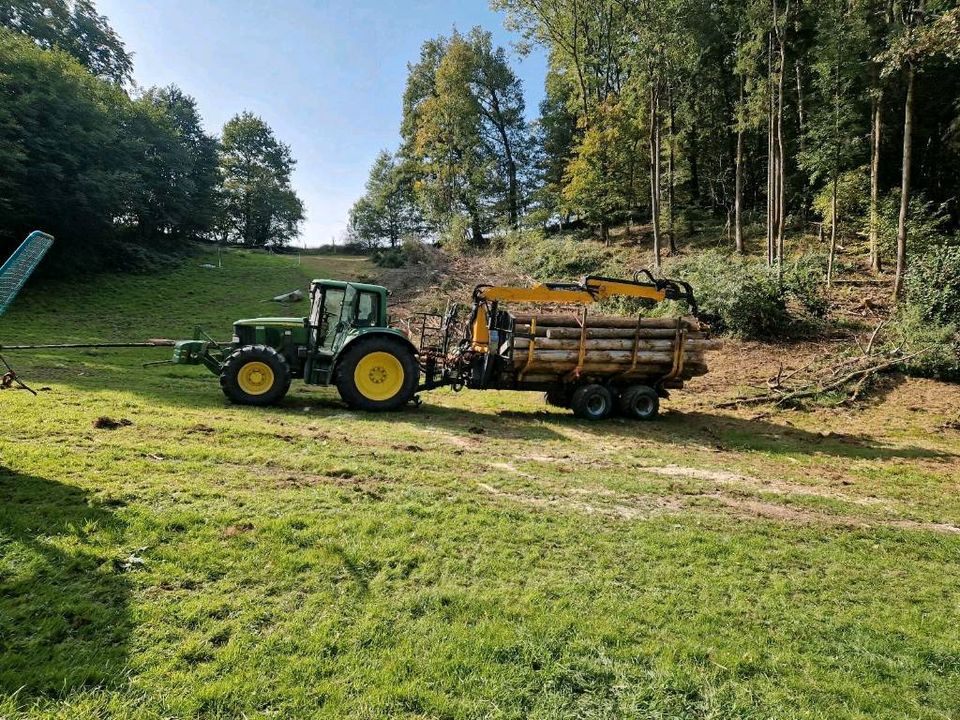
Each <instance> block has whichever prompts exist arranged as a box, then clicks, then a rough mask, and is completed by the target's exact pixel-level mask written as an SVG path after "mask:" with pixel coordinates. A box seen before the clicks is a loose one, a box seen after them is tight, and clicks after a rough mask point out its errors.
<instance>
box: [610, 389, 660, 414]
mask: <svg viewBox="0 0 960 720" xmlns="http://www.w3.org/2000/svg"><path fill="white" fill-rule="evenodd" d="M619 405H620V413H621V414H622V415H623V416H624V417H628V418H631V419H633V420H653V419H654V418H656V417H657V414H658V413H659V412H660V397H659V396H658V395H657V391H656V390H654V389H653V388H652V387H649V386H647V385H631V386H630V387H628V388H627V389H626V390H624V391H623V394H621V395H620V403H619Z"/></svg>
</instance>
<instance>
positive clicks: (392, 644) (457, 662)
mask: <svg viewBox="0 0 960 720" xmlns="http://www.w3.org/2000/svg"><path fill="white" fill-rule="evenodd" d="M208 259H209V258H205V257H201V258H197V259H193V260H191V261H189V262H188V263H187V264H186V265H185V266H184V267H183V268H182V269H181V270H179V271H176V272H171V273H166V274H162V275H160V276H143V277H124V278H116V279H111V278H105V279H103V280H102V281H101V279H99V278H98V279H97V282H96V285H95V287H94V285H93V283H91V284H90V286H89V287H84V286H83V284H82V283H79V282H71V283H62V284H48V285H46V286H41V287H39V288H38V287H37V286H35V285H34V286H31V287H29V288H28V289H27V291H26V292H25V294H24V295H23V296H22V297H21V298H20V299H19V300H18V301H17V302H16V303H15V304H14V307H13V308H12V310H11V312H10V313H9V314H8V315H7V316H5V317H3V318H2V319H0V344H13V343H15V342H41V341H59V340H66V341H83V340H94V339H100V340H108V339H117V340H143V339H145V338H148V337H186V336H190V335H192V331H193V325H194V324H197V323H199V324H201V325H203V326H204V327H205V328H206V329H208V330H210V331H211V332H212V333H213V334H214V335H215V336H218V337H229V325H230V322H231V321H232V320H234V319H236V318H239V317H244V316H251V315H259V314H276V313H277V308H276V306H274V305H272V304H264V303H262V302H261V301H262V300H263V299H264V298H268V297H270V296H272V295H276V294H278V293H281V292H285V291H288V290H291V289H293V288H294V287H296V286H298V285H299V286H304V287H305V283H306V280H307V279H308V278H309V277H310V276H333V277H350V276H356V275H372V274H374V269H373V268H372V267H370V266H368V265H367V264H366V263H365V262H364V261H363V260H360V259H356V258H329V257H314V258H305V259H304V265H303V266H302V267H295V266H294V265H295V261H293V260H291V259H290V258H283V257H280V258H278V257H270V256H264V255H257V254H238V253H232V254H229V255H227V256H226V257H225V264H226V266H225V268H224V269H222V270H208V269H203V268H201V267H199V264H200V263H201V262H204V261H206V260H208ZM301 312H303V311H297V313H298V314H300V313H301ZM167 352H168V350H123V351H107V350H98V351H72V352H68V351H57V352H54V351H33V352H11V353H9V354H8V358H9V359H10V360H11V361H13V362H14V363H15V364H16V366H17V368H18V370H20V372H21V374H22V375H23V376H24V378H25V379H26V380H27V381H28V382H30V383H31V384H32V385H34V386H35V387H37V388H47V389H45V390H44V391H42V392H40V393H39V396H38V397H36V398H34V397H32V396H30V395H29V394H28V393H25V392H15V391H7V392H4V393H2V394H0V489H2V493H0V498H2V502H0V718H15V717H30V718H54V717H57V718H106V717H117V718H174V717H175V718H193V717H205V718H207V717H211V718H212V717H219V718H240V717H276V718H383V717H405V718H438V719H439V718H830V719H833V718H904V717H911V718H931V719H933V718H950V717H958V716H960V570H958V568H960V533H958V526H960V433H958V432H957V430H956V429H949V428H948V427H947V426H946V425H945V424H946V423H947V421H949V420H951V419H954V418H955V417H956V409H957V401H958V398H960V392H958V391H957V388H950V387H948V386H945V385H937V384H935V383H924V382H920V381H905V382H903V383H901V384H899V385H897V386H896V387H894V388H893V389H892V390H891V391H889V392H888V393H887V394H886V395H885V396H884V397H883V398H881V399H879V400H878V401H876V402H875V403H874V404H871V405H869V406H866V407H863V408H860V409H858V410H856V411H843V412H833V413H830V412H827V411H820V412H815V413H799V412H790V413H783V414H780V415H775V416H773V417H768V418H766V419H757V420H750V419H749V416H748V415H747V414H744V413H734V412H721V411H718V410H715V409H713V408H712V403H711V400H710V397H709V396H708V395H697V393H696V392H694V390H695V389H696V388H695V386H694V387H692V388H691V392H687V393H679V394H677V396H676V400H675V401H671V402H670V403H668V404H667V408H668V411H667V412H666V413H665V414H664V416H663V418H662V419H661V420H660V421H658V422H656V423H652V424H642V425H640V424H635V423H630V422H627V421H623V420H610V421H605V422H603V423H597V424H589V423H585V422H582V421H579V420H576V419H574V418H573V417H572V416H570V415H568V414H567V413H565V412H562V411H558V410H554V409H549V408H547V407H546V406H544V405H543V403H542V401H541V399H540V398H539V397H538V396H534V395H523V394H519V393H494V392H490V393H470V392H463V393H460V394H455V393H452V392H445V391H441V392H435V393H430V394H427V395H425V396H424V400H425V403H424V405H423V406H422V407H420V408H412V407H411V408H410V409H409V410H407V411H404V412H401V413H398V414H392V415H364V414H358V413H354V412H349V411H348V410H347V409H346V408H345V407H344V406H343V405H342V404H341V403H340V401H339V398H338V396H337V394H336V391H335V390H331V389H323V388H305V387H303V386H302V385H299V386H295V388H294V391H293V392H292V393H291V394H290V396H288V398H287V399H286V401H285V402H284V404H283V405H282V406H281V407H278V408H273V409H266V410H264V409H254V408H241V407H233V406H230V405H228V404H227V403H226V402H225V400H224V398H223V396H222V395H221V393H220V390H219V387H218V384H217V382H216V379H215V378H213V376H211V375H209V374H207V373H206V372H205V371H203V370H202V369H199V368H190V367H179V366H159V367H154V368H146V369H144V368H142V367H141V363H142V362H144V361H149V360H157V359H163V358H164V357H166V353H167ZM704 392H706V391H704ZM921 395H922V397H923V398H927V399H928V400H929V402H923V401H921V400H918V399H917V398H918V397H921ZM101 416H108V417H110V418H112V419H114V420H117V421H120V420H125V421H129V424H123V425H121V426H120V427H117V428H116V429H112V430H109V429H97V428H95V427H94V421H95V420H96V419H97V418H98V417H101Z"/></svg>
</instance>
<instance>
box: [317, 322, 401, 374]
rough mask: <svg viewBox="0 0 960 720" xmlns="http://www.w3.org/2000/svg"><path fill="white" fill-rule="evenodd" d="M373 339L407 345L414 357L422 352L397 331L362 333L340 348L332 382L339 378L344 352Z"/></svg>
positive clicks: (382, 330) (375, 329) (374, 329)
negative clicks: (386, 339) (395, 341)
mask: <svg viewBox="0 0 960 720" xmlns="http://www.w3.org/2000/svg"><path fill="white" fill-rule="evenodd" d="M372 337H388V338H390V339H391V340H397V341H399V342H400V343H401V344H403V345H406V346H407V347H408V348H409V349H410V353H411V354H412V355H413V356H414V357H416V356H417V355H419V354H420V351H419V350H418V349H417V346H416V345H414V344H413V342H411V340H410V338H408V337H407V336H406V335H404V334H403V333H401V332H399V331H397V330H390V329H387V328H371V329H369V330H366V331H365V332H362V333H360V334H359V335H355V336H354V337H352V338H350V339H349V340H347V342H345V343H344V344H343V345H342V346H341V347H340V349H339V350H338V351H337V357H336V360H334V364H333V373H332V374H331V375H330V379H331V380H335V378H336V377H337V374H338V373H339V372H340V361H341V360H342V359H343V354H344V351H346V349H347V348H349V347H352V346H353V345H356V344H357V343H358V342H362V341H363V340H364V339H365V338H372Z"/></svg>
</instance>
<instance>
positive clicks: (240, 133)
mask: <svg viewBox="0 0 960 720" xmlns="http://www.w3.org/2000/svg"><path fill="white" fill-rule="evenodd" d="M295 164H296V163H295V161H294V159H293V155H292V154H291V152H290V147H289V146H288V145H285V144H284V143H282V142H280V141H278V140H277V139H276V137H275V136H274V134H273V130H271V129H270V126H269V125H267V124H266V123H265V122H264V121H263V119H262V118H259V117H257V116H256V115H254V114H252V113H249V112H244V113H241V114H240V115H236V116H235V117H233V118H232V119H231V120H229V121H228V122H227V124H226V125H224V126H223V135H222V137H221V140H220V173H221V175H222V178H223V186H222V189H221V194H222V213H223V218H222V223H221V232H222V233H223V236H224V237H225V239H226V240H228V241H231V242H237V243H241V244H243V245H254V246H263V245H284V244H286V243H287V242H288V241H290V240H291V239H292V238H294V237H296V236H297V235H298V234H299V228H300V223H301V222H302V221H303V217H304V214H303V203H302V202H301V201H300V198H298V197H297V194H296V193H295V192H294V191H293V189H292V188H291V187H290V176H291V174H292V173H293V168H294V165H295Z"/></svg>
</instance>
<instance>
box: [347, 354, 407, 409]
mask: <svg viewBox="0 0 960 720" xmlns="http://www.w3.org/2000/svg"><path fill="white" fill-rule="evenodd" d="M419 379H420V368H419V366H418V365H417V359H416V358H415V357H414V355H413V352H412V351H411V350H410V348H409V347H407V346H406V345H405V344H404V343H402V342H400V341H398V340H394V339H393V338H390V337H383V336H380V337H377V336H374V337H371V338H369V339H366V338H364V339H362V340H356V341H355V342H354V343H352V344H351V345H349V346H348V347H347V349H346V350H344V351H343V358H342V359H341V360H340V365H339V373H338V377H337V390H338V391H339V392H340V397H341V398H343V400H344V402H345V403H347V405H349V406H350V407H352V408H357V409H358V410H372V411H378V410H397V409H399V408H401V407H403V406H404V405H406V404H407V403H408V402H409V401H410V399H411V398H412V397H413V395H414V393H415V392H416V391H417V381H418V380H419Z"/></svg>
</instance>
